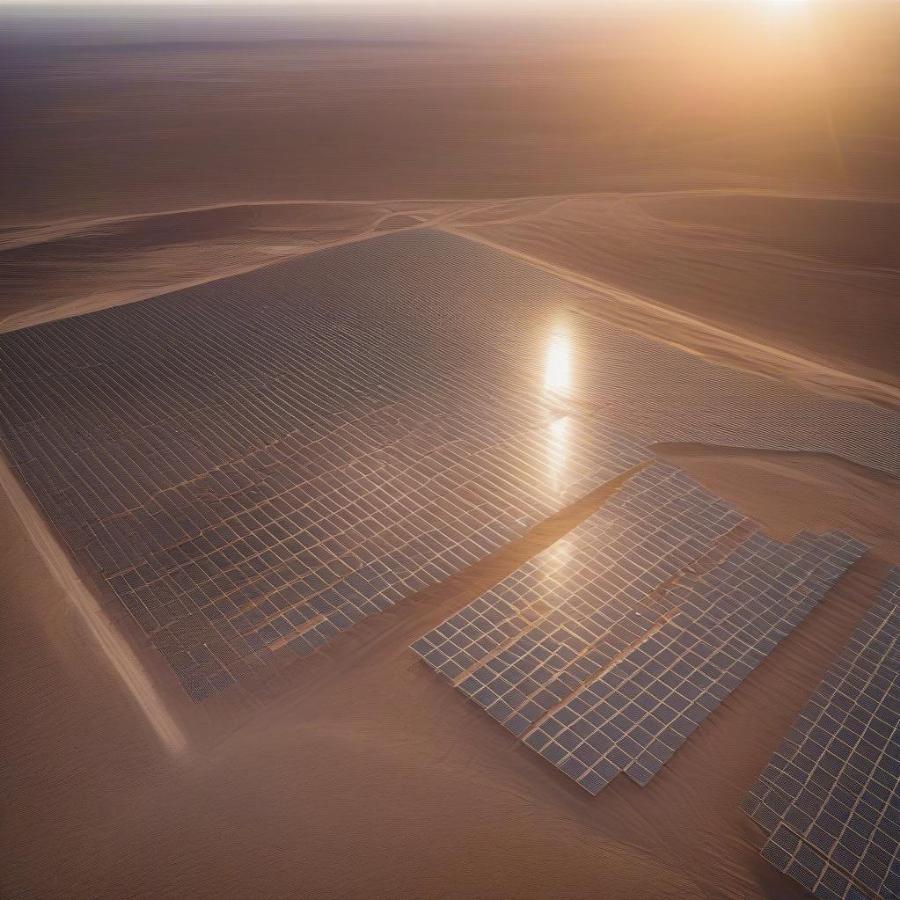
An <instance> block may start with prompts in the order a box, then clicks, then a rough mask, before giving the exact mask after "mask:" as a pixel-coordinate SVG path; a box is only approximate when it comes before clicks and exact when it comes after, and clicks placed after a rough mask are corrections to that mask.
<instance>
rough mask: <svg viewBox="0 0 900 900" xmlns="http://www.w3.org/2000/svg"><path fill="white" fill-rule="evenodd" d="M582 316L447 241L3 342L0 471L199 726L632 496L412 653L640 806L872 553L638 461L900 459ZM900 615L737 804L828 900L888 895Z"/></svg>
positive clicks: (289, 268)
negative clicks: (391, 617)
mask: <svg viewBox="0 0 900 900" xmlns="http://www.w3.org/2000/svg"><path fill="white" fill-rule="evenodd" d="M423 273H426V275H425V277H424V278H423ZM587 302H589V298H588V297H585V296H581V295H580V294H579V293H578V291H577V290H576V289H574V288H572V286H571V285H568V284H565V283H564V282H562V281H560V280H559V279H556V278H554V277H552V276H550V275H548V274H546V273H544V272H540V271H538V270H536V269H533V268H532V267H530V266H528V265H526V264H525V263H521V262H519V261H517V260H515V259H512V258H510V257H505V256H500V255H498V254H496V253H493V252H492V251H489V250H486V249H485V248H483V247H480V246H478V245H476V244H473V243H470V242H468V241H465V240H463V239H460V238H457V237H454V236H451V235H447V234H439V233H428V232H419V233H416V234H408V235H398V236H394V237H389V238H382V239H378V240H371V241H367V242H364V243H363V244H360V245H358V246H354V247H345V248H340V249H336V250H332V251H328V252H322V253H317V254H313V255H311V256H309V257H306V258H304V259H301V260H298V261H294V262H290V263H287V264H279V265H275V266H271V267H269V268H266V269H261V270H259V271H256V272H253V273H250V274H248V275H243V276H237V277H235V278H231V279H227V280H225V281H223V282H216V283H212V284H207V285H203V286H200V287H196V288H191V289H187V290H184V291H180V292H177V293H173V294H169V295H165V296H161V297H157V298H154V299H152V300H149V301H144V302H140V303H132V304H129V305H126V306H121V307H115V308H110V309H107V310H104V311H102V312H97V313H93V314H91V315H86V316H79V317H75V318H70V319H62V320H58V321H55V322H52V323H49V324H45V325H40V326H36V327H32V328H28V329H24V330H21V331H16V332H10V333H6V334H2V335H0V371H2V376H0V401H2V402H0V436H2V440H0V445H2V449H3V451H4V452H5V454H6V455H7V456H8V458H9V460H10V462H11V463H12V466H13V468H14V470H15V472H16V473H17V475H18V476H19V478H20V480H21V481H22V483H23V484H24V485H25V487H26V488H27V489H28V491H29V493H30V496H31V497H32V499H33V501H34V502H35V503H36V504H37V506H39V508H40V510H41V512H42V514H43V516H44V518H45V520H46V521H47V523H49V525H50V526H51V527H52V528H53V530H54V533H55V535H56V536H57V537H58V538H59V540H60V542H61V543H62V545H63V546H64V547H65V549H66V550H67V551H68V553H69V555H70V556H71V558H72V560H73V561H74V563H75V564H76V565H77V566H78V569H79V572H80V573H81V574H82V575H83V576H84V578H85V579H86V580H87V581H88V582H89V584H90V585H91V586H92V588H93V589H94V590H95V591H96V592H97V594H98V596H99V597H100V598H101V599H102V601H103V604H104V608H105V609H106V611H107V612H108V614H109V615H110V617H111V618H112V619H114V620H116V621H119V622H126V621H127V622H128V623H129V627H130V626H136V628H137V631H138V633H139V634H140V635H142V636H143V638H144V639H145V641H146V643H147V645H148V647H150V648H152V650H153V652H156V653H159V654H161V655H162V657H163V658H164V659H165V660H166V662H167V663H168V665H169V666H170V667H171V669H172V670H173V671H174V673H175V675H176V676H177V678H178V680H179V681H180V683H181V685H182V686H183V688H184V690H185V691H186V692H187V694H188V695H189V696H190V697H191V698H192V699H193V700H195V701H198V702H200V701H203V700H204V699H206V698H209V697H210V696H211V695H214V694H217V693H219V692H222V691H224V690H226V689H227V688H228V687H229V686H230V685H233V684H234V683H235V682H237V681H240V680H241V679H244V678H246V677H247V676H249V675H250V674H252V673H253V672H256V671H260V670H265V668H266V666H267V664H268V663H269V662H270V661H271V660H272V658H273V656H274V655H275V654H279V653H281V652H287V653H291V652H292V653H295V654H297V655H300V656H305V655H307V654H309V653H311V652H312V651H314V650H316V649H317V648H320V647H322V646H323V645H326V644H328V643H329V642H331V641H332V640H333V639H335V638H336V637H337V636H338V635H339V634H340V633H341V632H343V631H346V630H348V629H350V628H351V627H352V626H354V625H355V624H356V623H358V622H360V621H361V620H363V619H365V618H367V617H369V616H371V615H373V614H376V613H379V612H381V611H384V610H386V609H388V608H391V607H397V606H398V604H400V603H401V602H402V601H404V600H405V599H406V598H409V597H411V596H412V595H414V594H416V593H418V592H420V591H422V590H423V589H425V588H427V587H429V586H432V585H436V584H439V583H442V582H444V581H446V580H447V579H448V578H449V577H450V576H452V575H454V574H456V573H459V572H461V571H463V570H465V569H466V568H467V567H469V566H471V565H473V564H474V563H477V562H479V561H480V560H483V559H485V558H486V557H487V556H489V555H490V554H492V553H493V552H494V551H497V550H499V549H501V548H503V547H504V546H505V545H507V544H508V543H509V542H510V541H512V540H514V539H516V538H519V537H521V536H523V535H524V534H526V533H527V532H528V531H529V529H531V528H532V527H533V526H535V525H537V524H539V523H541V522H543V521H545V520H546V519H547V518H548V517H550V516H553V515H554V514H555V513H558V512H560V511H562V510H564V509H565V508H567V507H568V506H570V505H571V504H573V503H574V502H575V501H578V500H580V499H582V498H584V497H585V496H586V495H588V494H589V493H591V492H592V491H594V490H595V489H597V488H599V487H601V486H603V485H606V484H608V483H609V482H610V481H612V480H613V479H616V478H620V477H622V480H623V484H622V485H621V486H620V487H619V488H618V489H617V490H616V491H615V493H613V494H612V495H611V497H610V498H609V499H607V500H606V501H605V502H604V503H603V504H602V506H600V508H599V509H598V510H597V511H596V512H594V513H593V514H591V515H590V516H589V517H588V518H586V519H585V520H584V521H583V522H582V523H581V524H580V525H577V526H576V527H575V528H574V529H573V530H571V531H569V533H568V534H566V535H565V536H564V537H562V538H561V539H559V540H557V541H556V542H555V543H553V544H552V545H551V546H549V547H548V548H547V549H546V550H543V551H542V552H540V553H538V554H537V555H535V556H532V557H531V558H530V559H528V560H527V561H526V562H525V563H524V564H522V565H520V566H519V567H518V568H517V569H516V570H515V571H514V572H512V574H510V575H508V576H507V577H505V578H503V579H502V580H500V581H499V583H497V584H495V585H494V586H493V587H491V588H490V589H488V590H487V591H486V592H484V593H482V594H481V596H478V597H477V598H476V599H474V600H472V601H471V602H468V603H467V604H466V605H465V606H463V608H461V609H458V610H457V611H455V612H454V613H453V614H452V615H450V616H449V617H447V618H446V619H445V620H444V621H443V622H441V623H440V624H438V625H437V626H436V627H433V628H431V629H430V630H427V632H426V633H424V634H421V636H420V637H418V639H417V640H415V642H414V643H413V644H412V650H413V651H414V653H415V654H416V655H417V656H418V657H419V658H420V659H421V660H422V661H423V662H424V664H425V665H426V666H427V667H428V668H430V669H431V670H433V671H434V672H436V673H438V674H439V675H440V676H442V677H443V678H444V679H445V680H446V681H447V682H448V683H449V685H452V687H453V688H454V689H456V690H457V691H459V692H460V693H461V694H462V695H463V696H464V697H466V698H468V700H470V701H471V702H472V703H474V704H476V705H477V706H478V707H480V708H481V709H482V710H484V712H486V713H487V716H488V717H489V718H490V719H491V720H493V722H486V727H502V728H504V729H506V731H507V732H509V733H510V734H511V735H512V736H514V738H515V739H516V741H517V742H520V743H521V744H524V746H526V747H528V748H530V749H531V750H533V751H534V752H535V753H536V754H538V755H539V756H540V757H542V758H543V760H545V761H546V762H547V763H548V764H549V765H550V766H552V767H555V768H556V769H557V770H558V771H559V772H561V773H562V774H563V775H565V776H567V777H568V778H569V779H571V780H572V781H574V782H575V783H577V785H578V786H580V787H581V788H583V789H584V790H585V791H587V792H588V793H589V794H591V795H597V794H599V793H600V792H601V791H602V790H603V788H605V787H606V786H607V785H608V784H609V783H610V782H611V781H612V780H613V779H615V778H616V777H617V776H619V775H620V774H623V773H624V775H626V776H627V778H628V779H630V780H631V781H632V782H634V783H636V784H637V785H640V786H646V785H647V784H649V783H650V781H651V780H652V779H654V778H655V777H657V776H660V774H661V773H662V772H663V770H664V767H665V766H666V764H667V763H668V762H669V761H670V760H671V759H672V758H673V757H674V755H675V754H676V753H677V752H678V750H679V748H680V747H682V745H683V744H684V743H685V741H687V740H688V739H689V738H690V736H691V735H692V734H693V732H694V731H695V730H696V729H697V728H699V727H700V726H701V725H702V724H703V722H704V721H705V720H706V719H707V718H708V717H709V716H710V715H712V714H714V713H715V710H716V709H717V707H719V705H720V704H722V703H723V701H724V700H725V699H726V698H727V697H728V696H729V695H730V694H731V693H732V692H734V691H735V690H737V689H738V688H739V687H740V685H741V683H742V682H743V681H744V680H745V679H746V678H748V677H749V676H750V675H751V673H752V672H753V671H754V669H755V668H756V667H757V666H759V665H761V664H763V663H764V662H765V660H766V659H767V657H768V656H769V654H770V653H771V652H772V650H773V649H774V648H775V647H776V646H777V645H778V644H779V643H780V642H781V641H782V640H784V639H785V638H786V637H788V636H789V635H790V634H791V632H792V631H793V630H794V629H795V628H797V627H798V626H799V625H800V624H801V623H802V622H803V621H804V619H805V618H806V617H807V616H808V615H809V614H810V613H811V612H812V611H813V610H814V609H815V608H816V606H817V605H818V604H819V603H820V602H821V601H822V600H823V599H824V598H825V597H826V595H827V594H828V592H829V591H830V590H831V588H832V587H833V586H834V585H835V584H836V583H837V581H838V580H839V579H841V578H842V576H843V575H844V574H845V573H847V571H848V570H849V569H850V568H851V567H852V566H853V565H854V564H855V563H856V562H857V561H858V560H859V559H860V558H861V557H862V556H863V555H864V554H865V553H866V551H867V547H866V546H865V545H864V544H863V543H861V542H860V541H859V540H857V539H856V538H853V537H851V536H849V535H847V534H844V533H842V532H840V531H826V532H824V533H810V532H803V533H800V534H797V535H796V536H795V537H794V538H793V539H791V540H789V541H779V540H776V539H774V538H772V537H770V536H768V535H767V534H766V533H764V532H763V531H762V530H761V528H760V526H759V525H758V523H756V522H755V521H753V520H752V519H750V518H749V517H748V516H746V515H745V514H743V513H742V512H740V511H738V510H737V509H736V508H735V507H733V506H732V505H730V504H729V503H728V502H726V501H725V500H723V499H722V498H720V497H718V496H716V495H715V494H713V493H712V492H710V491H709V490H707V489H706V488H704V487H703V486H701V484H700V483H698V482H697V481H695V480H694V479H693V478H691V477H690V476H689V475H688V474H686V473H685V472H684V471H682V470H680V469H678V468H676V467H674V466H672V465H668V464H663V463H662V462H660V461H658V460H657V459H656V458H655V457H654V454H653V451H652V448H651V447H652V444H653V443H655V442H657V441H667V440H668V441H671V440H695V441H710V442H715V441H720V442H726V443H727V442H731V443H732V444H734V445H736V446H742V445H751V444H752V445H754V446H758V447H767V448H774V449H795V450H797V449H807V450H816V451H822V452H829V453H834V454H839V455H842V456H844V457H846V458H848V459H851V460H854V461H856V462H859V463H861V464H864V465H868V466H872V467H874V468H880V469H882V470H884V471H887V472H897V471H900V447H898V445H897V442H896V439H895V438H896V433H895V427H896V420H895V418H894V417H893V416H892V415H891V414H890V413H889V412H887V411H886V410H882V409H878V408H876V407H864V406H861V405H855V404H851V403H849V402H844V401H840V400H837V399H830V398H826V397H821V398H811V397H810V395H807V394H805V393H803V392H801V391H800V390H799V389H794V388H792V387H791V386H789V385H786V384H768V383H766V384H765V385H764V386H761V382H760V380H758V379H754V378H753V377H752V376H749V375H745V374H743V373H741V372H738V371H733V370H719V369H717V370H716V375H715V378H710V374H709V373H710V369H711V366H710V364H709V363H706V362H704V361H703V360H701V359H699V358H697V357H693V356H689V355H687V354H685V353H681V352H680V351H678V350H676V349H674V348H672V347H667V346H665V345H663V344H658V343H654V342H651V341H649V340H646V339H644V338H641V337H639V336H638V335H636V334H632V333H629V332H625V331H621V330H618V329H615V328H613V327H612V326H609V325H605V324H603V323H601V322H599V321H598V320H597V319H595V318H592V317H590V316H587V315H584V314H583V312H584V304H585V303H587ZM636 358H639V359H641V360H642V364H641V367H640V368H641V371H638V372H636V371H635V367H634V363H633V360H634V359H636ZM645 397H651V400H650V401H648V402H646V403H643V402H640V401H641V400H642V398H645ZM686 397H698V398H699V397H703V401H702V402H701V401H699V400H698V402H697V403H696V404H695V405H694V406H693V407H685V405H684V398H686ZM638 408H640V409H641V414H640V415H638V414H637V413H636V411H635V410H636V409H638ZM834 420H840V421H853V422H854V423H856V426H857V427H854V428H852V429H845V430H834V429H823V428H822V422H823V421H834ZM861 435H864V436H865V437H864V438H863V437H860V436H861ZM726 439H727V440H726ZM898 590H900V570H898V569H894V570H893V573H892V575H891V578H890V579H889V581H888V583H887V584H886V585H885V587H884V590H883V592H882V595H881V597H880V599H879V602H878V603H877V604H876V606H875V607H874V608H873V609H872V610H871V611H870V612H869V613H868V614H867V615H866V617H865V619H864V620H863V622H862V623H861V624H860V626H859V628H858V630H857V632H856V634H855V635H854V637H853V639H852V640H851V642H850V644H849V646H848V647H847V649H846V651H845V652H844V655H843V656H842V657H841V658H840V660H838V661H837V662H836V663H835V665H834V667H833V668H832V669H831V670H830V671H829V674H828V675H827V676H826V678H825V680H824V681H823V683H822V685H821V687H820V688H819V689H818V690H817V692H816V693H815V694H814V695H813V697H812V698H811V699H810V701H809V705H808V706H807V707H806V709H805V710H804V712H803V713H802V714H801V716H800V718H799V719H798V721H797V723H796V724H795V726H794V728H793V729H792V730H791V732H790V733H789V734H788V735H787V737H786V738H785V740H784V743H783V745H782V746H781V747H780V748H779V750H778V751H777V753H776V754H775V756H774V757H773V758H772V761H771V763H770V764H769V766H768V767H767V768H766V769H765V771H764V772H763V773H762V775H761V776H760V778H759V781H758V782H757V784H756V785H755V786H754V787H753V789H752V791H751V793H750V795H749V797H748V799H747V801H746V804H745V807H746V811H747V812H748V813H749V815H750V816H751V817H752V818H753V819H754V821H756V822H757V823H758V824H759V825H760V826H761V827H762V828H763V830H764V831H765V834H766V843H765V846H764V848H763V856H764V857H765V858H766V859H768V860H769V861H770V862H771V863H773V865H775V866H776V867H778V868H779V869H781V870H782V871H783V872H785V873H787V874H788V875H790V876H791V877H793V878H794V879H795V880H797V881H798V882H800V883H801V884H802V885H803V886H804V887H806V888H807V889H809V890H811V891H813V892H814V893H815V895H816V896H817V897H819V898H821V900H832V898H836V897H840V898H849V897H857V896H861V897H894V896H897V895H898V893H900V883H898V878H900V870H898V856H897V854H898V849H897V848H898V822H900V807H898V793H897V783H898V773H900V759H898V751H897V748H898V740H897V729H898V714H900V709H898V704H900V697H898V693H897V686H898V685H897V681H898V673H900V666H898V657H897V635H898V628H900V620H898ZM547 772H548V775H550V773H551V770H550V769H549V767H548V770H547ZM598 802H602V801H598ZM854 892H855V893H854Z"/></svg>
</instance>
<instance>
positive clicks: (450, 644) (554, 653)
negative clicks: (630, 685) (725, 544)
mask: <svg viewBox="0 0 900 900" xmlns="http://www.w3.org/2000/svg"><path fill="white" fill-rule="evenodd" d="M743 521H744V519H743V517H742V516H740V515H739V514H738V513H736V512H735V511H734V510H733V509H731V508H730V507H728V506H727V504H725V503H724V502H723V501H721V500H719V499H717V498H716V497H713V496H712V495H710V494H708V493H707V492H706V491H704V490H702V489H701V488H700V487H699V486H698V485H697V484H696V483H695V482H693V481H692V480H691V479H690V478H688V476H686V475H684V474H683V473H681V472H680V471H678V470H675V469H672V468H669V467H667V466H654V467H652V468H649V469H645V470H644V471H642V472H640V473H639V474H637V475H635V476H634V477H633V478H632V479H631V480H630V481H629V482H628V485H627V486H626V487H625V488H624V489H622V490H621V491H620V492H619V493H618V494H617V495H616V496H615V497H614V498H613V499H612V500H611V501H610V502H609V503H607V504H606V505H605V506H604V507H603V509H601V510H600V511H599V512H598V513H596V514H595V515H594V516H592V517H591V518H590V519H589V520H588V521H587V522H586V523H585V524H583V525H581V526H579V528H578V529H576V530H575V531H574V532H573V533H572V534H570V535H568V536H566V537H564V538H563V539H562V540H561V541H559V542H558V543H556V544H554V545H553V546H552V547H550V548H549V549H548V550H546V551H545V552H544V553H542V554H540V555H539V556H537V557H535V558H534V559H533V560H530V561H529V562H527V563H526V564H525V565H523V566H522V567H521V568H520V569H518V570H517V571H516V572H515V573H513V574H512V575H511V576H510V577H509V578H507V579H506V580H504V581H503V582H501V583H500V584H499V585H497V586H496V587H495V588H493V589H492V590H490V591H488V592H487V593H486V594H485V595H483V596H482V597H480V598H479V599H478V600H477V601H475V603H473V604H472V605H471V606H469V607H467V608H466V609H464V610H462V611H461V612H460V613H459V614H458V615H456V616H454V617H452V618H451V619H449V620H448V621H447V622H446V623H444V624H443V625H441V626H440V627H439V628H437V629H435V631H433V632H431V633H430V634H427V635H425V636H424V637H423V638H422V639H421V640H420V641H418V642H416V643H415V644H414V645H413V649H414V650H415V651H416V652H418V653H419V654H420V655H421V656H422V657H423V658H424V659H425V661H426V662H427V663H428V664H429V665H431V666H432V667H433V668H435V669H436V670H437V671H439V672H441V673H442V674H443V675H446V676H447V677H449V678H451V679H453V680H454V681H457V682H458V686H459V688H460V690H462V691H463V693H465V694H466V695H467V696H469V697H471V698H472V699H473V700H474V701H475V702H476V703H478V704H479V705H481V706H483V707H484V708H485V709H486V710H487V712H488V713H489V714H490V715H491V716H493V717H494V718H495V719H497V720H498V721H500V722H502V723H503V724H504V725H505V726H506V727H507V728H508V729H509V730H510V731H512V732H513V733H514V734H516V735H521V734H523V733H524V732H525V731H526V730H527V729H528V728H529V727H530V726H531V725H532V724H533V723H534V722H535V721H536V720H537V719H538V718H540V717H541V716H542V715H544V714H545V713H546V712H547V711H548V710H549V709H550V708H551V707H553V706H554V705H555V704H557V703H558V702H560V700H562V699H563V698H565V697H566V696H568V695H569V694H570V693H571V692H572V690H573V689H574V688H576V687H577V686H579V685H580V684H581V683H582V682H583V681H584V680H585V679H587V678H589V677H590V675H591V674H592V673H594V672H596V671H598V670H599V669H601V668H603V667H604V666H605V665H607V664H608V663H609V662H610V661H611V660H612V659H613V658H614V657H615V656H616V655H617V654H619V653H621V652H622V651H623V650H624V649H625V648H626V647H627V646H628V645H629V644H630V643H632V642H633V641H634V640H635V639H637V638H638V637H639V636H640V635H642V634H644V633H645V632H646V630H647V629H648V628H649V627H650V626H651V625H652V623H653V622H654V620H655V619H656V618H657V617H658V616H659V615H660V614H661V613H662V611H663V606H662V596H661V595H660V594H659V589H660V587H661V586H662V585H663V584H664V583H666V582H667V581H668V580H669V579H671V578H673V577H674V576H675V575H676V573H678V572H679V571H680V570H681V569H683V568H684V567H685V566H687V565H689V564H691V563H693V562H695V561H696V560H697V559H699V558H700V557H701V556H703V554H704V553H705V552H706V551H707V550H708V549H709V547H710V546H711V545H712V544H713V543H714V542H715V541H716V540H718V539H720V538H722V537H724V536H725V535H726V534H727V533H728V532H730V531H732V530H733V529H734V528H736V527H737V526H738V525H740V524H741V523H742V522H743Z"/></svg>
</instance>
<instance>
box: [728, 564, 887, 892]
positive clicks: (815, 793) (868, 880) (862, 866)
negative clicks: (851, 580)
mask: <svg viewBox="0 0 900 900" xmlns="http://www.w3.org/2000/svg"><path fill="white" fill-rule="evenodd" d="M743 808H744V810H745V811H746V812H747V814H748V815H749V816H750V817H751V818H752V819H753V820H754V821H755V822H756V823H757V824H758V825H759V826H760V827H761V828H762V829H763V831H764V832H765V834H766V843H765V845H764V846H763V850H762V854H763V856H764V857H765V858H766V859H767V860H768V861H769V862H770V863H771V864H772V865H773V866H776V867H777V868H778V869H780V870H781V871H782V872H785V873H786V874H788V875H790V876H791V877H792V878H794V879H795V880H796V881H798V882H800V884H802V885H803V886H804V887H805V888H806V889H807V890H809V891H811V892H812V893H813V894H814V895H815V896H816V897H818V898H819V900H837V898H842V900H843V898H854V897H897V896H900V568H894V569H893V570H892V571H891V573H890V575H889V577H888V579H887V581H886V582H885V584H884V587H883V589H882V591H881V595H880V596H879V598H878V601H877V603H876V604H875V605H874V606H873V607H872V608H871V609H870V610H869V612H868V613H867V614H866V615H865V617H864V618H863V621H862V622H861V623H860V625H859V627H858V628H857V630H856V632H855V633H854V634H853V637H852V638H851V639H850V642H849V643H848V645H847V647H846V649H845V650H844V652H843V653H842V654H841V656H840V657H839V659H838V660H836V662H835V664H834V666H833V667H832V668H831V669H830V670H829V672H828V673H827V675H826V676H825V678H824V679H823V681H822V683H821V685H820V686H819V687H818V688H817V690H816V691H815V693H814V694H813V695H812V697H810V700H809V703H808V704H807V706H806V707H805V708H804V710H803V711H802V712H801V713H800V715H799V717H798V718H797V721H796V722H795V723H794V726H793V727H792V728H791V730H790V731H789V732H788V734H787V735H786V736H785V739H784V742H783V743H782V744H781V746H780V747H779V748H778V750H777V752H776V753H775V755H774V756H773V757H772V760H771V762H770V763H769V765H768V766H766V768H765V770H764V771H763V772H762V774H761V775H760V777H759V780H758V781H757V782H756V784H755V785H754V786H753V788H752V790H751V791H750V793H749V795H748V796H747V798H746V800H745V801H744V804H743Z"/></svg>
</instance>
